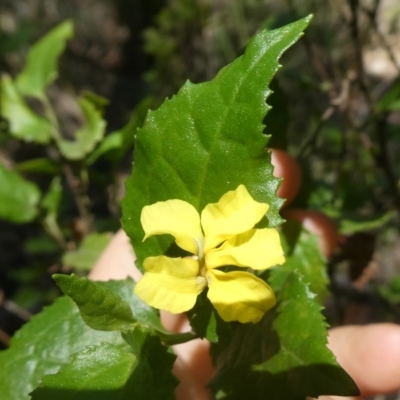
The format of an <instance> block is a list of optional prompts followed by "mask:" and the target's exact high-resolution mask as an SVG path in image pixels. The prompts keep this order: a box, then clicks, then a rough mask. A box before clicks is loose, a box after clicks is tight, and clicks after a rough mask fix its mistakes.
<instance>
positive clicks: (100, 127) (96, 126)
mask: <svg viewBox="0 0 400 400" xmlns="http://www.w3.org/2000/svg"><path fill="white" fill-rule="evenodd" d="M79 105H80V106H81V108H82V111H83V114H84V116H85V120H86V122H85V124H84V126H83V127H81V128H80V129H79V130H78V131H77V132H76V133H75V140H73V141H69V140H65V139H59V140H58V143H57V144H58V148H59V149H60V151H61V153H62V154H63V156H64V157H65V158H67V159H69V160H81V159H83V158H84V157H85V156H86V154H89V153H90V152H91V151H92V150H93V149H94V148H95V146H96V144H97V143H98V142H99V141H100V140H101V139H102V138H103V136H104V132H105V127H106V123H105V121H104V120H103V119H102V113H101V111H100V110H99V109H98V108H97V107H96V105H95V104H93V103H92V102H91V101H89V100H88V99H86V98H81V99H80V100H79Z"/></svg>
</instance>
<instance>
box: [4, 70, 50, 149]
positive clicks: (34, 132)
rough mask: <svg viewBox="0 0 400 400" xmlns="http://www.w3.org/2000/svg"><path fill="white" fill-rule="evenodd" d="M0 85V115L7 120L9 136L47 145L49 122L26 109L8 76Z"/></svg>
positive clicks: (23, 101)
mask: <svg viewBox="0 0 400 400" xmlns="http://www.w3.org/2000/svg"><path fill="white" fill-rule="evenodd" d="M0 83H1V87H0V103H1V107H0V113H1V115H2V116H3V117H4V118H5V119H7V120H8V123H9V130H10V133H11V135H13V136H14V137H16V138H17V139H22V140H25V141H27V142H37V143H40V144H46V143H48V142H49V141H50V139H51V129H52V127H51V124H50V122H49V121H48V120H47V119H45V118H43V117H41V116H39V115H37V114H36V113H34V112H33V111H32V110H31V109H30V108H29V107H28V105H27V104H26V102H25V100H24V99H23V98H22V96H21V95H20V94H19V93H18V91H17V89H16V88H15V86H14V83H13V81H12V80H11V78H10V77H9V76H7V75H3V76H2V77H1V81H0Z"/></svg>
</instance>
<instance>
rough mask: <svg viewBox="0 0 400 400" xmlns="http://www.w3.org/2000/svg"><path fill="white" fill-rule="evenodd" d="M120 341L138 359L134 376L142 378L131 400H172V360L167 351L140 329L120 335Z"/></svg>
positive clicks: (157, 338)
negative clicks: (129, 348)
mask: <svg viewBox="0 0 400 400" xmlns="http://www.w3.org/2000/svg"><path fill="white" fill-rule="evenodd" d="M122 337H123V338H124V339H125V340H126V342H127V343H128V344H129V345H130V346H131V347H132V349H133V353H134V354H135V355H136V357H137V358H138V366H137V368H136V371H135V372H136V373H137V375H138V376H139V377H140V376H142V377H146V379H145V380H144V379H143V378H142V379H140V380H138V381H137V384H136V388H135V391H133V393H132V397H131V398H138V399H149V400H150V399H151V400H157V399H160V400H161V399H174V398H175V394H174V389H175V386H176V385H177V380H176V378H175V377H174V376H173V375H172V374H171V369H172V366H173V364H174V361H175V358H176V356H175V355H174V354H172V353H171V352H170V351H169V349H168V347H166V346H163V345H162V344H161V342H160V338H159V337H158V336H152V335H150V334H149V331H148V330H146V329H145V328H143V327H141V326H136V327H135V328H134V329H130V330H129V331H126V332H123V333H122Z"/></svg>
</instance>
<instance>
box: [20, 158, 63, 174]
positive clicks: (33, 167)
mask: <svg viewBox="0 0 400 400" xmlns="http://www.w3.org/2000/svg"><path fill="white" fill-rule="evenodd" d="M15 170H16V171H18V172H39V173H42V174H49V175H57V174H59V173H60V172H61V168H60V166H59V165H58V164H56V163H55V162H54V161H51V160H49V159H48V158H33V159H31V160H27V161H23V162H21V163H19V164H17V165H16V166H15Z"/></svg>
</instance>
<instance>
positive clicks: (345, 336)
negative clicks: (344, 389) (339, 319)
mask: <svg viewBox="0 0 400 400" xmlns="http://www.w3.org/2000/svg"><path fill="white" fill-rule="evenodd" d="M328 346H329V348H330V349H331V350H332V352H333V353H334V354H335V355H336V357H337V359H338V362H339V364H340V365H341V366H342V367H343V368H344V369H345V370H346V371H347V372H348V374H349V375H350V376H351V377H352V378H353V379H354V381H355V382H356V384H357V386H358V387H359V389H360V391H361V394H362V395H363V396H371V395H374V394H383V393H391V392H394V391H397V390H399V389H400V326H398V325H395V324H391V323H382V324H371V325H367V326H345V327H339V328H334V329H332V330H331V332H330V334H329V345H328Z"/></svg>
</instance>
